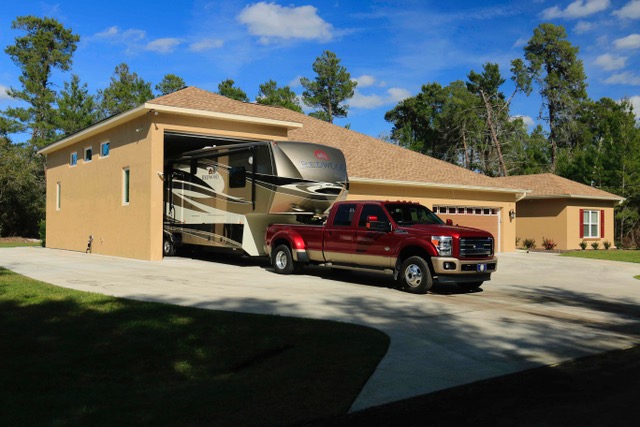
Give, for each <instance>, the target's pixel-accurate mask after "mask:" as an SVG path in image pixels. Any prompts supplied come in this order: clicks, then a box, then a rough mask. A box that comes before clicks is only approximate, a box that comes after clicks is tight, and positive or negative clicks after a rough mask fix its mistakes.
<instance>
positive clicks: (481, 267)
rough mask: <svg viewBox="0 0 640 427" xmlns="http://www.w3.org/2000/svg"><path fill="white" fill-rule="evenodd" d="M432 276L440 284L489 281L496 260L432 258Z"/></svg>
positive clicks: (496, 263) (494, 269) (494, 268)
mask: <svg viewBox="0 0 640 427" xmlns="http://www.w3.org/2000/svg"><path fill="white" fill-rule="evenodd" d="M431 265H433V275H434V276H438V281H439V282H441V283H449V282H451V283H469V282H482V281H486V280H490V278H491V273H493V272H495V271H496V270H497V269H498V258H496V257H493V258H489V259H483V260H477V259H476V260H460V259H458V258H450V257H432V258H431Z"/></svg>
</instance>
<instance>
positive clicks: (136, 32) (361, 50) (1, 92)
mask: <svg viewBox="0 0 640 427" xmlns="http://www.w3.org/2000/svg"><path fill="white" fill-rule="evenodd" d="M23 15H36V16H41V17H44V16H48V17H53V18H56V19H57V20H59V21H60V22H62V23H63V24H64V25H65V26H66V27H67V28H71V29H72V30H73V32H74V33H76V34H78V35H80V37H81V40H80V43H79V45H78V49H77V50H76V52H75V54H74V59H73V68H72V71H71V72H72V73H75V74H78V75H79V76H80V77H81V79H82V82H85V83H87V84H88V87H89V90H90V92H92V93H95V92H96V91H97V90H98V89H103V88H105V87H106V86H108V85H109V80H110V77H111V76H112V75H113V72H114V69H115V67H116V66H117V65H118V64H120V63H122V62H125V63H127V64H128V65H129V68H130V70H131V71H134V72H136V73H138V75H140V76H141V77H142V78H143V79H145V80H146V81H148V82H151V83H152V85H153V86H155V84H157V83H158V82H159V81H160V80H161V79H162V77H163V76H164V75H165V74H168V73H173V74H177V75H179V76H181V77H182V78H183V79H184V80H185V81H186V83H187V84H188V85H191V86H197V87H199V88H202V89H205V90H210V91H216V90H217V86H218V83H220V82H221V81H222V80H224V79H227V78H230V79H233V80H235V82H236V85H237V86H239V87H240V88H242V89H243V90H244V91H245V92H247V95H248V96H249V98H250V99H251V100H254V99H255V96H256V94H257V92H258V86H259V85H260V84H261V83H264V82H265V81H267V80H269V79H273V80H275V81H277V82H278V84H279V85H281V86H282V85H290V86H291V87H292V89H293V90H294V91H295V92H296V93H298V94H300V93H301V92H302V87H301V86H300V85H299V83H298V79H299V78H300V77H301V76H304V77H309V78H313V77H314V73H313V70H312V64H313V61H314V60H315V59H316V58H317V57H318V56H320V55H321V54H322V52H323V51H324V50H330V51H333V52H335V53H336V54H337V55H338V57H339V58H340V59H341V60H342V65H344V66H345V67H346V68H347V69H348V71H349V72H350V73H351V76H352V78H354V79H356V80H357V81H358V83H359V84H358V88H357V90H356V95H355V96H354V98H353V99H351V100H350V101H349V105H350V108H349V116H348V117H347V118H346V119H339V120H337V121H336V124H339V125H346V124H350V125H351V129H352V130H356V131H358V132H362V133H365V134H368V135H371V136H379V135H381V134H384V133H387V134H388V133H389V131H390V130H391V124H390V123H388V122H386V121H385V120H384V114H385V112H386V111H388V110H390V109H391V108H393V107H394V106H395V105H396V104H397V103H398V102H399V101H400V100H402V99H403V98H405V97H408V96H413V95H415V94H417V93H418V92H419V91H420V88H421V86H422V85H423V84H426V83H432V82H438V83H440V84H442V85H443V86H444V85H448V84H449V83H451V82H452V81H455V80H466V76H467V75H468V73H469V71H471V70H474V71H477V72H480V71H481V70H482V65H483V64H484V63H485V62H496V63H498V64H499V65H500V69H501V71H502V74H503V76H504V77H505V78H507V80H508V79H509V77H510V73H509V68H510V65H509V64H510V62H511V60H512V59H514V58H518V57H522V56H523V51H522V49H523V46H524V45H525V44H526V42H527V41H528V40H529V39H530V38H531V36H532V34H533V30H534V28H535V27H537V26H538V25H539V24H540V23H543V22H552V23H554V24H557V25H563V26H564V27H565V28H566V29H567V32H568V39H569V41H570V42H571V43H572V44H573V45H575V46H578V47H579V48H580V58H581V59H582V60H583V62H584V67H585V71H586V74H587V76H588V80H587V82H588V85H589V86H588V93H589V96H590V97H591V98H593V99H599V98H601V97H605V96H606V97H610V98H613V99H615V100H619V99H622V98H623V97H627V98H630V99H631V100H632V102H633V103H634V105H635V106H636V108H635V110H636V114H637V115H638V116H640V0H620V1H614V0H577V1H570V0H569V1H562V0H530V1H516V0H512V1H499V0H488V1H483V2H478V1H477V0H474V1H449V2H446V1H445V2H443V1H441V0H439V1H428V0H427V1H424V0H422V1H420V0H415V1H412V0H389V1H345V0H337V1H335V0H334V1H311V0H306V1H297V0H288V1H286V2H282V1H266V2H243V1H236V0H213V1H212V0H183V1H175V0H172V1H166V0H155V1H145V0H137V1H131V0H128V1H123V0H111V1H108V2H88V1H86V0H83V1H76V0H61V1H58V2H47V1H12V2H8V1H7V2H5V4H4V5H3V7H2V13H1V15H0V47H2V48H3V50H4V48H5V47H6V46H8V45H10V44H13V43H14V40H15V38H16V37H17V36H18V35H19V34H18V32H16V31H13V30H11V22H12V21H13V20H14V19H15V17H17V16H23ZM18 77H19V69H18V68H17V67H16V66H15V65H14V64H13V63H12V62H11V60H10V58H9V57H8V56H7V55H6V54H5V53H4V51H2V52H0V109H4V108H6V107H7V106H10V105H15V104H14V101H12V100H10V99H9V98H8V97H7V96H6V93H5V89H6V88H7V87H10V86H13V87H19V81H18ZM69 78H70V73H67V74H60V73H57V74H55V75H54V77H53V80H54V84H55V85H56V88H61V87H62V85H63V81H65V80H68V79H69ZM509 83H510V82H508V83H506V84H505V85H504V87H503V88H504V92H505V93H506V94H507V95H510V93H511V90H512V87H511V86H510V84H509ZM539 111H540V99H539V97H537V96H536V95H535V94H534V95H532V96H530V97H525V96H523V95H520V96H516V98H515V99H514V102H513V105H512V109H511V112H512V114H513V115H521V116H524V117H525V121H526V122H527V123H528V124H531V125H533V124H534V123H536V122H537V120H538V114H539Z"/></svg>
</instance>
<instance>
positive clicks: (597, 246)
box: [591, 242, 600, 251]
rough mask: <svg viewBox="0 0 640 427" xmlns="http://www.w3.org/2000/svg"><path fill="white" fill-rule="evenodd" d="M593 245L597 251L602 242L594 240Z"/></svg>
mask: <svg viewBox="0 0 640 427" xmlns="http://www.w3.org/2000/svg"><path fill="white" fill-rule="evenodd" d="M591 247H592V248H593V250H594V251H597V250H598V248H599V247H600V243H599V242H593V243H592V244H591Z"/></svg>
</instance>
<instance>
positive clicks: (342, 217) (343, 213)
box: [333, 205, 356, 227]
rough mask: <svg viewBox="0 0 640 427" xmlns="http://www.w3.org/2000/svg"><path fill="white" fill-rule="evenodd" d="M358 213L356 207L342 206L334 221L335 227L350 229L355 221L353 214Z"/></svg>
mask: <svg viewBox="0 0 640 427" xmlns="http://www.w3.org/2000/svg"><path fill="white" fill-rule="evenodd" d="M355 211H356V205H340V207H339V208H338V211H337V212H336V216H335V218H334V219H333V225H335V226H338V227H348V226H350V225H351V221H352V220H353V214H354V213H355Z"/></svg>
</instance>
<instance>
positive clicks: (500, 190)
mask: <svg viewBox="0 0 640 427" xmlns="http://www.w3.org/2000/svg"><path fill="white" fill-rule="evenodd" d="M349 182H355V183H363V184H380V185H403V186H407V185H409V186H412V187H423V188H445V189H450V190H472V191H483V192H488V193H508V194H528V193H530V192H531V190H525V189H519V188H503V187H484V186H481V185H464V184H442V183H438V182H416V181H397V180H390V179H376V178H360V177H349Z"/></svg>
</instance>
